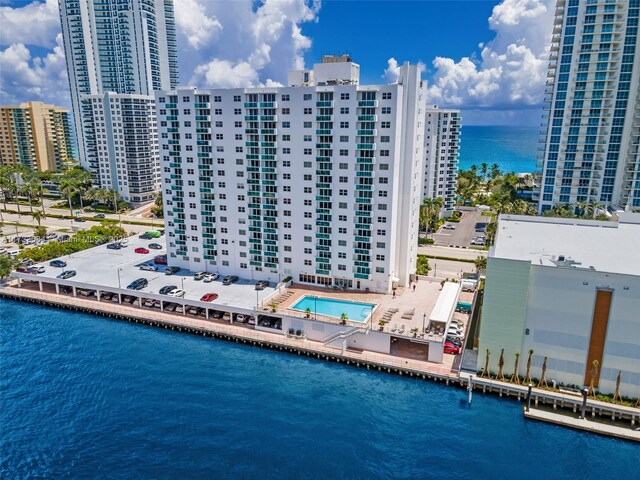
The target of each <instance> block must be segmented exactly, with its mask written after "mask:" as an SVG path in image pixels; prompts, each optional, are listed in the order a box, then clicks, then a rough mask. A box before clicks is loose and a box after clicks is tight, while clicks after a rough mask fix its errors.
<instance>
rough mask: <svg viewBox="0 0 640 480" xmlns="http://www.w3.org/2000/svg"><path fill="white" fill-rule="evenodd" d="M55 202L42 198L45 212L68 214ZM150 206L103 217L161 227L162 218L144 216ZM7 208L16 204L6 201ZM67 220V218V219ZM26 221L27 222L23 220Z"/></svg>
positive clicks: (26, 208) (25, 208)
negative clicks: (56, 206) (56, 205)
mask: <svg viewBox="0 0 640 480" xmlns="http://www.w3.org/2000/svg"><path fill="white" fill-rule="evenodd" d="M56 203H60V200H50V199H45V200H44V210H45V213H52V214H54V215H64V216H69V215H70V213H69V209H68V208H53V207H51V205H54V204H56ZM149 208H151V206H145V207H140V208H139V209H137V210H133V211H132V213H133V214H121V215H118V214H117V213H105V217H106V218H109V219H111V220H120V219H122V220H123V221H131V222H149V224H152V223H153V224H154V225H155V226H156V227H161V226H162V224H163V220H162V219H157V220H153V219H152V218H149V217H146V216H144V214H145V213H147V211H148V209H149ZM7 210H13V211H17V210H18V206H17V205H16V204H15V203H7ZM33 210H34V211H35V210H40V211H41V210H42V207H41V206H37V207H33ZM79 210H80V209H79V208H74V209H73V213H74V215H75V212H77V211H79ZM20 211H21V212H23V213H26V212H29V211H30V209H29V206H28V205H22V204H21V205H20ZM94 215H95V213H94V212H85V213H83V214H81V216H83V217H86V218H91V217H93V216H94ZM22 217H23V218H26V217H27V216H26V215H22ZM67 222H68V220H67ZM24 223H27V222H24Z"/></svg>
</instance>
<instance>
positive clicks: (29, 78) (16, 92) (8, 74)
mask: <svg viewBox="0 0 640 480" xmlns="http://www.w3.org/2000/svg"><path fill="white" fill-rule="evenodd" d="M0 72H2V86H1V88H0V99H1V100H0V101H1V103H3V104H9V103H11V104H16V103H20V102H24V101H29V100H42V101H45V102H51V103H55V104H57V105H65V104H68V102H69V83H68V81H67V69H66V64H65V61H64V49H63V47H62V34H61V33H59V34H58V35H57V37H56V46H55V47H54V49H53V51H51V52H50V53H48V54H47V55H46V56H44V57H33V56H32V55H31V52H30V51H29V49H28V48H27V47H26V46H25V45H24V44H23V43H14V44H12V45H9V46H8V47H7V48H5V49H4V50H1V51H0Z"/></svg>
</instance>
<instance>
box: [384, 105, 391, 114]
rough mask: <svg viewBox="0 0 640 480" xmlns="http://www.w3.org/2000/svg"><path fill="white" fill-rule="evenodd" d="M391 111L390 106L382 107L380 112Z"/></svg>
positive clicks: (387, 112)
mask: <svg viewBox="0 0 640 480" xmlns="http://www.w3.org/2000/svg"><path fill="white" fill-rule="evenodd" d="M389 113H391V107H382V114H383V115H385V114H389Z"/></svg>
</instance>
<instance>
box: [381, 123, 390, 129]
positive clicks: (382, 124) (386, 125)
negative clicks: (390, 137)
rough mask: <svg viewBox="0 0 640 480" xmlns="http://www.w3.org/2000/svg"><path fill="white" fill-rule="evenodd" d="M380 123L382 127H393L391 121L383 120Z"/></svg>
mask: <svg viewBox="0 0 640 480" xmlns="http://www.w3.org/2000/svg"><path fill="white" fill-rule="evenodd" d="M380 125H381V127H382V128H391V122H382V123H381V124H380Z"/></svg>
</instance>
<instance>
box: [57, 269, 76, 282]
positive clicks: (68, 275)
mask: <svg viewBox="0 0 640 480" xmlns="http://www.w3.org/2000/svg"><path fill="white" fill-rule="evenodd" d="M75 276H76V271H75V270H65V271H64V272H62V273H61V274H60V275H58V276H57V277H56V278H62V279H63V280H66V279H67V278H71V277H75Z"/></svg>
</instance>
